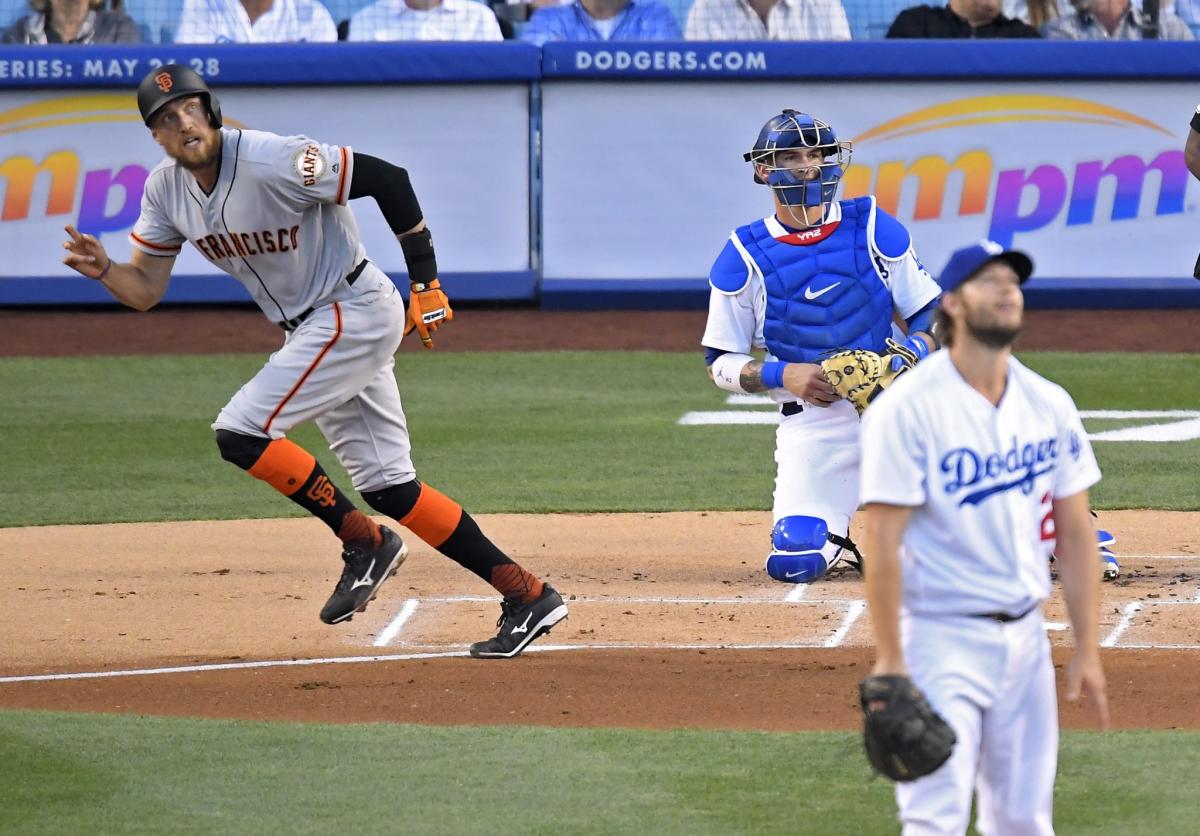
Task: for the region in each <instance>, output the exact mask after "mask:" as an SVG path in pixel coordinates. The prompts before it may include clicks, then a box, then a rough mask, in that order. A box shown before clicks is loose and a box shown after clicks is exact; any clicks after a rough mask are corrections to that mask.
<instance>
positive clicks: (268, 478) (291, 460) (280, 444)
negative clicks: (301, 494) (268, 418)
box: [248, 438, 317, 496]
mask: <svg viewBox="0 0 1200 836" xmlns="http://www.w3.org/2000/svg"><path fill="white" fill-rule="evenodd" d="M316 465H317V460H316V459H315V458H313V454H312V453H310V452H308V451H307V450H305V449H304V448H303V447H301V446H300V445H298V444H296V443H294V442H291V441H288V440H287V439H286V438H277V439H275V440H274V441H272V442H271V443H270V444H268V445H267V449H266V450H263V453H262V455H261V456H259V457H258V461H256V462H255V463H254V466H253V467H251V468H250V470H249V471H248V472H249V473H250V475H251V476H253V477H254V478H255V479H262V480H263V481H264V482H266V483H267V484H268V485H270V486H271V487H272V488H274V489H275V490H277V491H279V492H280V493H281V494H283V495H284V496H291V495H292V494H294V493H295V492H296V491H298V490H300V488H302V487H304V483H305V482H307V481H308V476H309V474H310V473H312V471H313V468H314V467H316Z"/></svg>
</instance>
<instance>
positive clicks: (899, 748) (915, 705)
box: [858, 675, 957, 781]
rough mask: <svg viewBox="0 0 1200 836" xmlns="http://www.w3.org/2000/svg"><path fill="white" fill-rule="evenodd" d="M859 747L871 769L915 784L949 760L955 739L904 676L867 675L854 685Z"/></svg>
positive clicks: (947, 727)
mask: <svg viewBox="0 0 1200 836" xmlns="http://www.w3.org/2000/svg"><path fill="white" fill-rule="evenodd" d="M858 695H859V699H860V701H861V703H862V712H863V743H864V745H865V746H866V749H867V758H868V759H869V760H870V761H871V766H873V767H875V769H876V770H878V771H879V772H881V773H883V774H884V775H886V776H887V777H888V778H891V779H892V780H893V781H915V780H917V779H918V778H922V777H924V776H926V775H928V774H929V773H931V772H933V771H934V770H936V769H937V768H938V767H940V766H941V765H942V764H944V763H945V762H946V761H947V760H949V758H950V753H951V752H952V751H953V750H954V744H955V743H956V742H957V738H956V737H955V736H954V729H952V728H950V726H948V725H947V724H946V721H945V720H943V719H942V718H941V717H940V716H939V715H938V714H937V712H935V711H934V710H933V709H932V708H931V707H930V705H929V703H928V702H926V701H925V695H924V694H922V693H921V692H920V691H919V690H918V689H917V686H916V685H914V684H913V682H912V680H911V679H909V678H908V677H907V676H894V675H891V676H868V677H867V678H866V679H864V680H863V681H862V682H861V683H860V684H859V686H858Z"/></svg>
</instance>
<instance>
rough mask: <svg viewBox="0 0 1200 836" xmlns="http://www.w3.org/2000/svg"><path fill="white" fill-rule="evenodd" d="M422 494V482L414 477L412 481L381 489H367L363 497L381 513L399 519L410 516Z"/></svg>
mask: <svg viewBox="0 0 1200 836" xmlns="http://www.w3.org/2000/svg"><path fill="white" fill-rule="evenodd" d="M420 495H421V483H420V482H419V481H418V480H416V479H413V480H412V481H411V482H405V483H404V484H403V485H392V486H391V487H389V488H384V489H383V490H381V491H366V492H364V493H363V495H362V498H363V499H365V500H366V501H367V504H368V505H370V506H371V507H372V508H374V509H375V510H376V511H378V512H379V513H381V514H384V515H385V516H388V517H391V518H392V519H394V520H397V521H399V520H402V519H404V518H405V517H407V516H408V512H409V511H411V510H412V509H413V506H415V505H416V504H417V497H419V496H420Z"/></svg>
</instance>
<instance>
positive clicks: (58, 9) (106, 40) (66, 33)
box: [0, 0, 142, 44]
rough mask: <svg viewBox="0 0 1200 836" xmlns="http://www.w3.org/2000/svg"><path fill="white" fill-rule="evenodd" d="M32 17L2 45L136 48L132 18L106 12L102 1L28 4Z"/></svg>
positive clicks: (137, 35) (33, 1)
mask: <svg viewBox="0 0 1200 836" xmlns="http://www.w3.org/2000/svg"><path fill="white" fill-rule="evenodd" d="M29 8H30V9H32V10H33V11H32V13H31V14H28V15H26V16H25V17H23V18H21V19H20V20H18V21H17V22H16V23H14V24H13V25H12V26H10V27H9V28H8V31H6V32H5V33H4V37H3V39H0V42H3V43H6V44H136V43H141V40H142V34H141V32H139V31H138V28H137V23H135V22H134V20H133V18H131V17H129V15H127V14H125V13H124V12H122V11H117V10H114V11H108V10H106V9H105V8H104V0H29Z"/></svg>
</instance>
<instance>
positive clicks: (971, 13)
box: [887, 0, 1041, 38]
mask: <svg viewBox="0 0 1200 836" xmlns="http://www.w3.org/2000/svg"><path fill="white" fill-rule="evenodd" d="M887 36H888V37H889V38H1038V37H1041V36H1040V35H1039V34H1038V31H1037V30H1036V29H1034V28H1033V27H1032V26H1030V25H1029V24H1028V23H1025V22H1024V21H1021V20H1013V19H1012V18H1008V17H1005V16H1004V15H1002V14H1001V13H1000V0H950V3H949V5H946V6H914V7H913V8H911V9H905V10H904V11H902V12H900V14H898V15H896V19H895V20H894V21H892V28H891V29H888V32H887Z"/></svg>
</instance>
